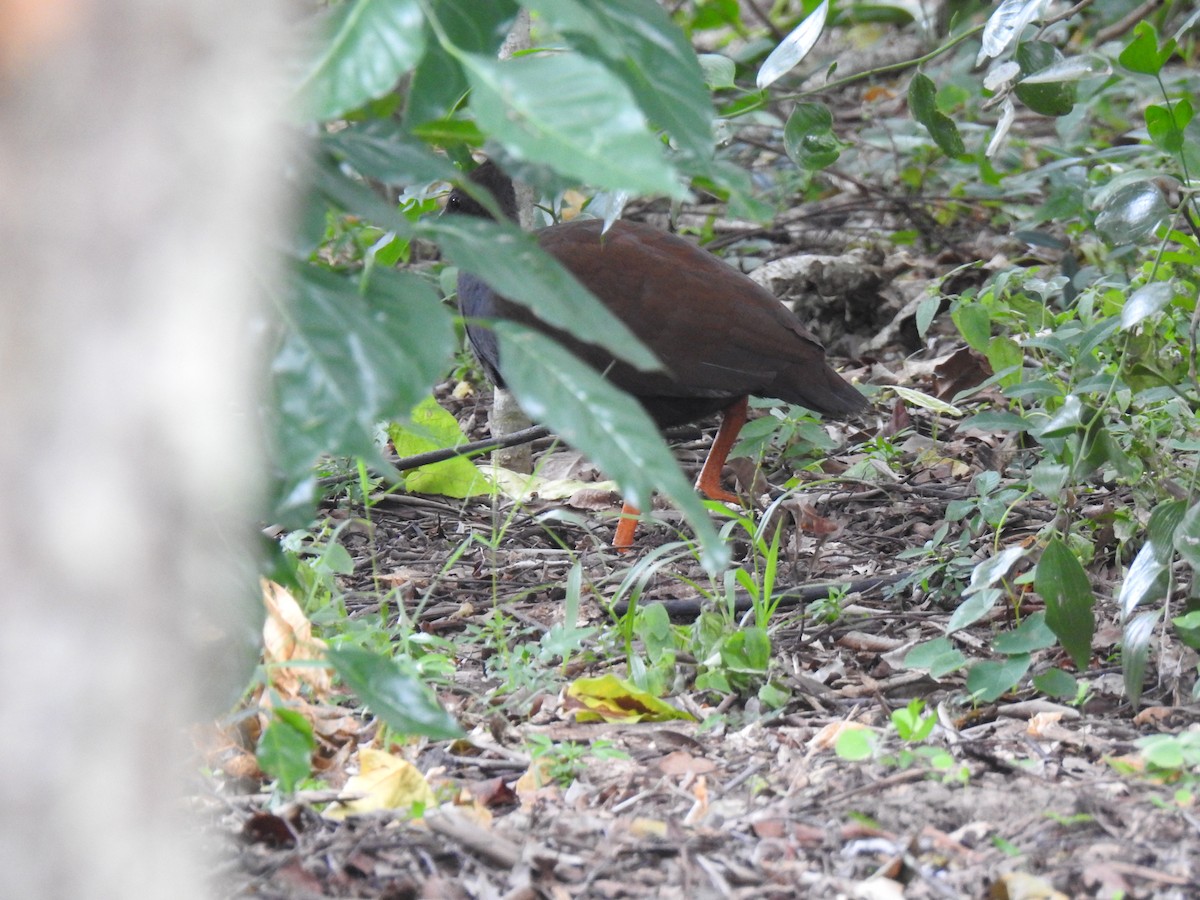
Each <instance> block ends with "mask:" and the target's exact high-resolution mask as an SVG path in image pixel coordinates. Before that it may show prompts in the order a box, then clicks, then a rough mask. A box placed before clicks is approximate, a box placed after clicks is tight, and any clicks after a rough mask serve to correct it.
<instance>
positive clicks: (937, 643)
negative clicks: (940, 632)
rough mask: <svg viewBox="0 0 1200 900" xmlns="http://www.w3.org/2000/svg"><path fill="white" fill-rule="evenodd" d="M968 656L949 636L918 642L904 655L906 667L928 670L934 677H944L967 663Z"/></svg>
mask: <svg viewBox="0 0 1200 900" xmlns="http://www.w3.org/2000/svg"><path fill="white" fill-rule="evenodd" d="M966 662H967V658H966V657H965V656H963V654H962V652H961V651H960V650H958V649H957V648H956V647H955V646H954V644H952V643H951V642H950V639H949V638H944V637H940V638H934V639H933V640H932V641H925V642H924V643H921V644H916V645H914V646H913V648H912V649H911V650H909V651H908V653H907V654H905V656H904V667H905V668H906V669H921V670H924V671H927V672H928V673H929V675H930V677H932V678H942V677H944V676H946V675H949V674H950V673H951V672H955V671H957V670H959V669H961V668H962V667H963V666H964V665H966Z"/></svg>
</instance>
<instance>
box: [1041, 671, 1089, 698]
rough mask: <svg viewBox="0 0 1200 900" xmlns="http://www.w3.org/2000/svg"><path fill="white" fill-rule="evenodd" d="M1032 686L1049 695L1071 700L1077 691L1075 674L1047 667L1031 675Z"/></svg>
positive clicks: (1077, 685)
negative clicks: (1043, 670) (1038, 673)
mask: <svg viewBox="0 0 1200 900" xmlns="http://www.w3.org/2000/svg"><path fill="white" fill-rule="evenodd" d="M1033 686H1034V687H1035V688H1037V689H1038V690H1039V691H1041V692H1042V693H1043V694H1046V695H1047V696H1050V697H1060V698H1063V699H1067V700H1072V699H1074V698H1075V696H1076V695H1077V694H1078V693H1079V682H1078V681H1076V680H1075V676H1074V675H1071V674H1070V673H1068V672H1064V671H1063V670H1062V669H1048V670H1046V671H1045V672H1043V673H1042V674H1041V675H1034V676H1033Z"/></svg>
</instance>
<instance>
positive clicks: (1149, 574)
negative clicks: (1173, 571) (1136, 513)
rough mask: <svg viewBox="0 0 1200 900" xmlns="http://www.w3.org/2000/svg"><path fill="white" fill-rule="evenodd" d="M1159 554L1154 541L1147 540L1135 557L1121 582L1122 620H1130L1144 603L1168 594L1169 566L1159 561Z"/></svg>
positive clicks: (1120, 603)
mask: <svg viewBox="0 0 1200 900" xmlns="http://www.w3.org/2000/svg"><path fill="white" fill-rule="evenodd" d="M1157 555H1158V551H1157V549H1156V547H1155V545H1154V543H1153V542H1152V541H1147V542H1146V543H1145V544H1143V545H1142V549H1141V550H1139V551H1138V555H1137V556H1135V557H1134V558H1133V563H1132V564H1131V565H1130V566H1129V571H1128V572H1127V573H1126V574H1125V580H1124V581H1123V582H1121V593H1120V594H1119V595H1118V596H1117V604H1118V606H1120V608H1121V620H1122V621H1128V620H1129V618H1130V617H1131V616H1132V615H1133V613H1134V610H1136V609H1137V608H1138V607H1139V606H1141V605H1142V604H1144V603H1153V602H1154V601H1156V600H1162V599H1163V598H1164V597H1166V596H1167V566H1166V563H1163V562H1159V560H1158V559H1157V558H1156V557H1157Z"/></svg>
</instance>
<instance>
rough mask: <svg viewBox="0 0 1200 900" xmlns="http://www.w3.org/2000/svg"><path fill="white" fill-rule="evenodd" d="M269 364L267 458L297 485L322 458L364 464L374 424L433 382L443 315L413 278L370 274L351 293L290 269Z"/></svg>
mask: <svg viewBox="0 0 1200 900" xmlns="http://www.w3.org/2000/svg"><path fill="white" fill-rule="evenodd" d="M292 290H293V297H292V301H291V303H290V305H289V306H288V307H287V309H286V310H285V311H284V316H285V319H284V337H283V340H282V343H281V344H280V346H279V349H278V351H277V352H276V354H275V357H274V359H273V361H272V363H271V376H272V385H273V390H274V395H275V402H274V403H273V408H274V409H275V410H277V411H278V415H279V417H280V419H279V421H278V423H277V428H276V438H275V439H276V442H277V447H276V457H275V458H276V459H277V460H278V461H280V462H281V463H282V465H283V469H284V474H285V477H288V478H299V477H303V476H304V475H306V474H307V470H308V467H309V466H311V465H312V463H313V461H314V460H315V459H316V458H317V457H318V456H320V455H321V454H323V453H330V454H334V455H339V456H373V455H374V454H375V442H374V429H375V423H376V422H378V421H380V420H381V419H392V418H402V417H404V416H407V415H408V413H409V412H410V411H411V410H412V408H413V407H414V406H416V405H417V403H419V402H420V401H421V399H422V398H423V397H424V396H425V395H426V394H427V393H428V392H429V390H430V388H431V387H432V386H433V384H434V382H435V381H436V380H437V379H438V377H440V376H441V374H442V371H443V369H444V368H445V366H446V362H447V360H449V358H450V354H451V352H452V350H453V347H454V331H453V326H452V324H451V321H450V317H449V315H447V313H446V311H445V310H444V309H443V308H442V306H441V303H440V302H439V301H438V298H437V295H436V294H434V292H433V290H432V289H431V288H430V287H429V285H427V284H426V283H425V282H424V281H422V280H421V279H420V278H418V277H416V276H414V275H407V274H398V273H394V272H390V271H386V270H376V271H375V272H374V273H373V275H372V276H371V278H370V280H369V281H368V282H367V283H366V285H365V289H364V290H363V291H362V292H360V291H359V288H358V286H357V285H356V284H355V283H354V282H352V281H350V280H348V279H346V278H343V277H341V276H339V275H335V274H334V273H332V272H330V271H328V270H325V269H322V268H320V267H319V266H314V265H308V266H299V267H297V269H296V270H295V271H294V274H293V278H292Z"/></svg>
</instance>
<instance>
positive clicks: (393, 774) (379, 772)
mask: <svg viewBox="0 0 1200 900" xmlns="http://www.w3.org/2000/svg"><path fill="white" fill-rule="evenodd" d="M358 769H359V770H358V774H357V775H355V776H353V777H352V778H351V779H350V780H349V781H347V782H346V787H345V788H343V792H344V793H347V794H362V795H363V796H362V797H361V798H360V799H358V800H351V801H349V802H347V803H343V804H341V805H338V806H334V805H330V807H329V808H328V809H327V810H325V817H326V818H329V819H344V818H346V816H351V815H355V814H358V813H368V812H375V811H377V810H381V809H412V808H413V807H414V806H416V807H418V809H429V808H431V807H433V805H434V804H435V803H436V802H437V798H435V797H434V795H433V788H431V787H430V786H429V782H428V781H426V780H425V776H424V775H422V774H421V771H420V770H419V769H418V768H417V767H416V766H414V765H413V764H412V763H410V762H409V761H408V760H406V759H401V758H400V757H398V756H393V755H392V754H390V753H385V752H384V751H382V750H375V749H373V748H371V747H363V748H362V749H360V750H359V751H358Z"/></svg>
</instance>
